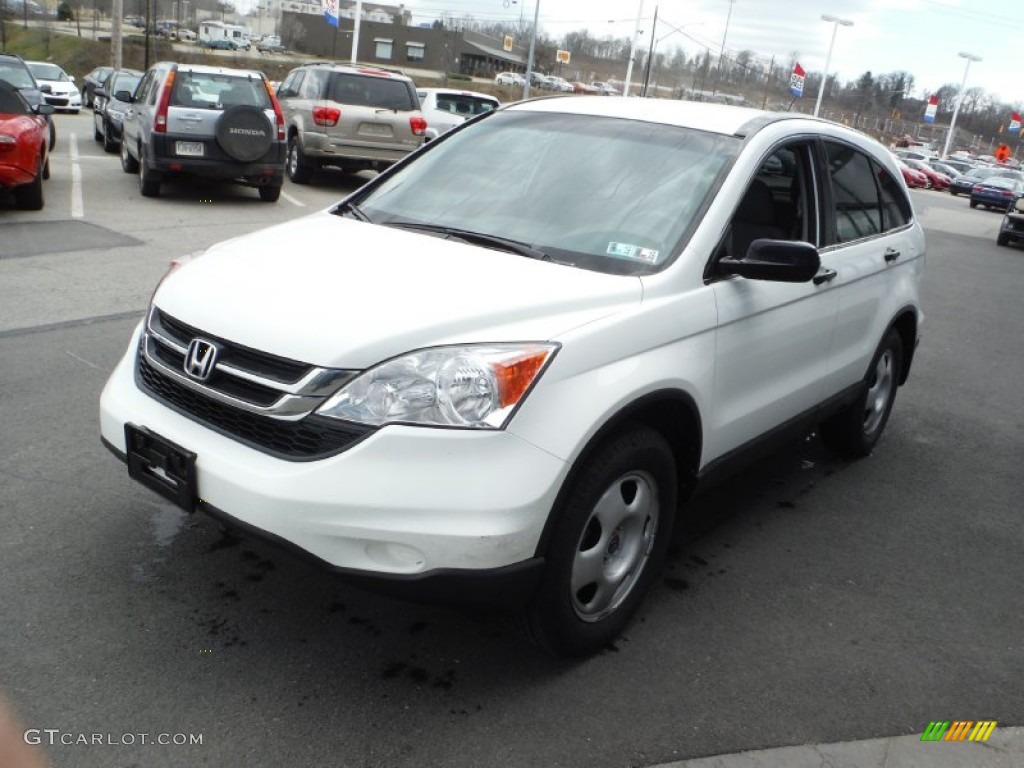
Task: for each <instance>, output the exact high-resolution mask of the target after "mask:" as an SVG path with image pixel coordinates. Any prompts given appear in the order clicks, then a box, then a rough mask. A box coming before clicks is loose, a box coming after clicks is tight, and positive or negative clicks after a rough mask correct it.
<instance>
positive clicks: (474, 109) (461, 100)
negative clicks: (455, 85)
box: [437, 93, 495, 116]
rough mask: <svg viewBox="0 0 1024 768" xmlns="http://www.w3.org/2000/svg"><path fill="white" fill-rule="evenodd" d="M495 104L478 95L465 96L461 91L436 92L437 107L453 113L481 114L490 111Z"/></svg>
mask: <svg viewBox="0 0 1024 768" xmlns="http://www.w3.org/2000/svg"><path fill="white" fill-rule="evenodd" d="M494 107H495V104H494V102H493V101H490V100H488V99H481V98H479V97H478V96H465V95H463V94H461V93H439V94H437V108H438V109H439V110H441V111H442V112H451V113H452V114H453V115H466V116H469V115H482V114H483V113H484V112H490V111H491V110H492V109H494Z"/></svg>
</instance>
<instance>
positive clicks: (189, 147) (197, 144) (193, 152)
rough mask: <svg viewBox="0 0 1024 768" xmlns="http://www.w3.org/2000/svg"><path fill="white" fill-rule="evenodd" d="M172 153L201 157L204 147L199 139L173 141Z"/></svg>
mask: <svg viewBox="0 0 1024 768" xmlns="http://www.w3.org/2000/svg"><path fill="white" fill-rule="evenodd" d="M174 154H176V155H181V156H182V157H202V156H203V155H204V154H205V149H204V147H203V142H201V141H176V142H174Z"/></svg>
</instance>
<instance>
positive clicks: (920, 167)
mask: <svg viewBox="0 0 1024 768" xmlns="http://www.w3.org/2000/svg"><path fill="white" fill-rule="evenodd" d="M903 162H905V163H906V164H907V165H909V166H910V167H911V168H913V169H914V170H915V171H917V172H918V173H923V174H924V175H925V177H926V178H927V179H928V184H927V187H928V189H937V190H939V191H940V192H942V191H945V190H947V189H949V185H950V184H952V183H953V180H952V179H951V178H949V176H947V175H946V174H944V173H939V172H938V171H936V170H935V169H934V168H932V167H931V166H930V165H928V163H926V162H924V161H923V160H904V161H903Z"/></svg>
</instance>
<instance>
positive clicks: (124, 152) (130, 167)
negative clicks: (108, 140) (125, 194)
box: [121, 136, 139, 173]
mask: <svg viewBox="0 0 1024 768" xmlns="http://www.w3.org/2000/svg"><path fill="white" fill-rule="evenodd" d="M121 170H122V171H124V172H125V173H138V172H139V161H138V160H136V159H135V158H134V157H132V153H131V152H129V151H128V142H127V141H125V138H124V136H122V137H121Z"/></svg>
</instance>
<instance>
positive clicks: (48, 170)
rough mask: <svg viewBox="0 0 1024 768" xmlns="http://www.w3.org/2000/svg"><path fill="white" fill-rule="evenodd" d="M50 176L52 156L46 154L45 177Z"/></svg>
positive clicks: (44, 163)
mask: <svg viewBox="0 0 1024 768" xmlns="http://www.w3.org/2000/svg"><path fill="white" fill-rule="evenodd" d="M48 178H50V156H49V155H47V156H46V160H45V161H44V162H43V179H44V180H45V179H48Z"/></svg>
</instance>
